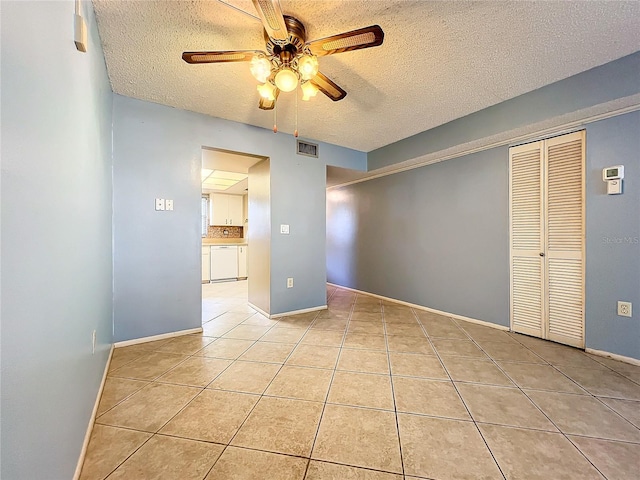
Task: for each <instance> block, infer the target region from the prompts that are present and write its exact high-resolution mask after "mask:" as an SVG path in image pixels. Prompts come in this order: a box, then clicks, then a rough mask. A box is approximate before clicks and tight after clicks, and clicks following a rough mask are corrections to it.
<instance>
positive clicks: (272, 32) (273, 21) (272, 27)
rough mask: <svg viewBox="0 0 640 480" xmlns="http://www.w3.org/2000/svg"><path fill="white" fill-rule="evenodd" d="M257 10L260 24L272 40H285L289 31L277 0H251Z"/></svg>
mask: <svg viewBox="0 0 640 480" xmlns="http://www.w3.org/2000/svg"><path fill="white" fill-rule="evenodd" d="M252 1H253V5H254V6H255V7H256V10H257V11H258V15H259V16H260V20H262V25H263V26H264V29H265V30H266V32H267V35H269V38H271V39H273V40H283V41H284V40H287V39H288V38H289V32H288V31H287V24H286V23H285V22H284V16H283V15H282V9H281V8H280V2H279V1H278V0H252Z"/></svg>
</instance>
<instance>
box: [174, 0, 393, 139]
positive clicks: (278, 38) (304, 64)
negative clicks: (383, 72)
mask: <svg viewBox="0 0 640 480" xmlns="http://www.w3.org/2000/svg"><path fill="white" fill-rule="evenodd" d="M252 1H253V5H254V7H255V8H256V10H257V12H258V16H259V17H260V20H261V21H262V26H263V27H264V38H265V47H266V52H264V51H261V50H232V51H205V52H184V53H183V54H182V59H183V60H184V61H185V62H187V63H190V64H205V63H224V62H250V63H251V65H250V67H249V70H250V71H251V75H253V77H254V78H255V79H256V80H257V81H258V82H260V84H261V85H258V87H257V90H258V93H259V95H260V103H259V105H258V106H259V107H260V108H261V109H262V110H273V109H274V108H275V106H276V101H277V99H278V95H279V94H280V92H293V91H296V90H297V88H298V85H300V89H301V91H302V100H305V101H308V100H309V99H311V98H313V97H315V96H316V95H317V93H318V92H319V91H320V92H322V93H323V94H325V95H326V96H327V97H329V98H330V99H331V100H333V101H334V102H337V101H339V100H342V99H343V98H344V97H345V96H346V95H347V92H346V91H345V90H343V89H342V88H341V87H340V86H338V85H337V84H336V83H335V82H333V81H332V80H331V79H329V78H328V77H327V76H326V75H323V74H322V73H321V72H320V71H319V69H318V57H322V56H326V55H334V54H337V53H343V52H349V51H352V50H359V49H363V48H371V47H377V46H379V45H382V42H383V41H384V32H383V31H382V28H380V26H378V25H371V26H369V27H365V28H360V29H358V30H352V31H349V32H344V33H340V34H338V35H333V36H330V37H326V38H322V39H319V40H313V41H310V42H307V33H306V29H305V27H304V24H303V23H302V22H301V21H300V20H298V19H297V18H295V17H292V16H290V15H283V14H282V10H281V8H280V2H279V1H278V0H252ZM296 99H297V97H296ZM296 105H297V103H296ZM296 123H297V122H296ZM296 130H297V129H296ZM275 131H277V129H276V127H275V126H274V132H275Z"/></svg>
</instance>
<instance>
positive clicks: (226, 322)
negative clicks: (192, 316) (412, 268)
mask: <svg viewBox="0 0 640 480" xmlns="http://www.w3.org/2000/svg"><path fill="white" fill-rule="evenodd" d="M327 293H328V298H329V300H328V303H329V310H327V311H321V312H316V313H311V314H305V315H296V316H293V317H287V318H282V319H278V320H269V319H267V318H265V317H263V316H261V315H260V314H257V313H255V312H254V311H253V310H252V309H251V308H250V307H249V306H248V305H247V284H246V282H233V283H222V284H212V285H204V286H203V320H204V322H203V328H204V333H203V334H202V335H189V336H184V337H179V338H174V339H169V340H161V341H156V342H150V343H146V344H140V345H135V346H130V347H125V348H118V349H116V350H115V351H114V355H113V359H112V363H111V369H110V371H109V375H108V377H107V381H106V385H105V389H104V393H103V395H102V399H101V402H100V406H99V416H98V418H97V420H96V425H95V428H94V431H93V435H92V438H91V442H90V444H89V449H88V453H87V457H86V461H85V465H84V468H83V471H82V477H81V478H82V479H103V478H109V479H114V478H123V479H138V478H140V479H142V478H144V479H147V478H149V479H150V478H153V479H156V478H163V479H180V480H188V479H198V480H202V479H205V478H206V479H207V480H232V479H238V480H240V479H241V480H245V479H274V480H289V479H291V480H301V479H307V480H324V479H336V480H350V479H351V480H393V479H395V480H401V479H419V478H421V479H456V480H458V479H479V478H483V479H494V478H496V479H501V478H507V479H545V480H547V479H554V480H557V479H585V480H586V479H598V478H599V479H601V478H607V479H609V480H613V479H636V480H637V479H638V478H640V367H636V366H633V365H629V364H625V363H620V362H617V361H614V360H610V359H605V358H601V357H596V356H591V355H588V354H585V353H584V352H581V351H579V350H576V349H573V348H570V347H565V346H562V345H557V344H553V343H549V342H545V341H542V340H538V339H534V338H530V337H526V336H522V335H518V334H510V333H507V332H503V331H500V330H496V329H491V328H487V327H484V326H479V325H476V324H471V323H467V322H462V321H457V320H452V319H451V318H446V317H441V316H438V315H434V314H431V313H427V312H424V311H414V310H411V309H410V308H407V307H404V306H402V305H398V304H393V303H387V302H381V301H379V300H377V299H374V298H372V297H368V296H364V295H357V296H356V295H355V294H353V293H351V292H348V291H346V290H341V289H337V290H336V289H333V288H328V290H327Z"/></svg>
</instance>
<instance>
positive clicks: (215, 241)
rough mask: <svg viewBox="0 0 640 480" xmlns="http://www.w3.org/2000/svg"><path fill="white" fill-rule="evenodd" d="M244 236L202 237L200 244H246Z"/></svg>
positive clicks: (206, 245) (204, 245)
mask: <svg viewBox="0 0 640 480" xmlns="http://www.w3.org/2000/svg"><path fill="white" fill-rule="evenodd" d="M246 244H247V239H246V238H203V239H202V246H203V247H208V246H213V245H246Z"/></svg>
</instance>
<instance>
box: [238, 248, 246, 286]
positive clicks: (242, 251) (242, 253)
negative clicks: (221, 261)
mask: <svg viewBox="0 0 640 480" xmlns="http://www.w3.org/2000/svg"><path fill="white" fill-rule="evenodd" d="M247 277H248V275H247V246H246V245H240V246H239V247H238V278H247Z"/></svg>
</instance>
